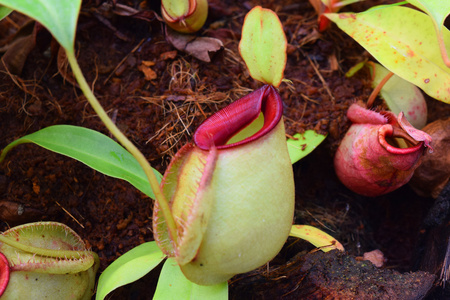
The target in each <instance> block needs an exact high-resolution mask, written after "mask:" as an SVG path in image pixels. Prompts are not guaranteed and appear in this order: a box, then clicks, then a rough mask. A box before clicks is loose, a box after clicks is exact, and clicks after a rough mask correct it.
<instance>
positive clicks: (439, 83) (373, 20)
mask: <svg viewBox="0 0 450 300" xmlns="http://www.w3.org/2000/svg"><path fill="white" fill-rule="evenodd" d="M326 16H327V17H328V18H329V19H331V20H332V21H333V22H335V23H336V24H337V25H338V26H339V28H341V29H342V30H343V31H345V32H346V33H347V34H348V35H350V36H351V37H352V38H354V39H355V40H356V41H357V42H358V43H359V44H361V45H362V46H363V47H364V48H366V50H367V51H369V52H370V54H372V55H373V56H374V57H375V58H376V59H377V60H378V61H379V62H380V63H381V64H382V65H383V66H384V67H386V68H387V69H388V70H390V71H391V72H393V73H395V74H396V75H398V76H400V77H401V78H403V79H405V80H407V81H409V82H412V83H413V84H415V85H417V86H419V87H420V88H422V90H423V91H424V92H425V93H427V94H428V95H430V96H431V97H433V98H436V99H438V100H441V101H443V102H446V103H450V69H449V68H447V66H446V65H445V63H444V61H443V60H442V58H441V53H440V50H439V44H438V39H437V38H436V32H435V28H434V25H433V22H432V21H431V18H430V17H429V16H427V15H426V14H424V13H422V12H420V11H417V10H414V9H411V8H407V7H400V6H378V7H374V8H372V9H370V10H368V11H365V12H362V13H341V14H326ZM442 35H443V38H444V41H445V44H446V46H447V48H449V47H450V32H449V31H448V30H447V29H445V28H443V29H442Z"/></svg>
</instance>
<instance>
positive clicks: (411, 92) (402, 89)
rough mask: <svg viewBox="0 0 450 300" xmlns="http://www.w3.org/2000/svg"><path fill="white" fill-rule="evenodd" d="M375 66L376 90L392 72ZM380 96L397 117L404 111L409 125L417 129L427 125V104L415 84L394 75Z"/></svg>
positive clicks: (373, 84) (382, 89)
mask: <svg viewBox="0 0 450 300" xmlns="http://www.w3.org/2000/svg"><path fill="white" fill-rule="evenodd" d="M373 66H374V67H375V72H374V73H375V77H374V78H373V81H372V87H373V88H375V87H376V86H377V85H378V84H379V83H380V82H381V80H383V78H384V77H386V75H388V74H390V72H389V71H388V70H386V69H385V68H384V67H383V66H381V65H379V64H375V63H374V64H373ZM380 94H381V97H382V98H383V99H384V101H386V104H387V106H388V107H389V110H390V111H392V112H393V113H394V114H395V115H398V114H399V113H400V112H401V111H402V112H403V113H404V114H405V118H406V119H407V120H408V121H409V123H411V124H412V125H413V126H414V127H415V128H417V129H421V128H423V127H424V126H425V125H426V123H427V115H428V114H427V103H426V102H425V98H424V97H423V95H422V92H421V91H420V90H419V88H417V87H416V86H415V85H414V84H412V83H410V82H408V81H406V80H403V79H402V78H400V77H398V76H397V75H394V76H392V77H391V78H390V79H389V80H388V81H387V82H386V84H385V85H384V86H383V87H382V88H381V91H380Z"/></svg>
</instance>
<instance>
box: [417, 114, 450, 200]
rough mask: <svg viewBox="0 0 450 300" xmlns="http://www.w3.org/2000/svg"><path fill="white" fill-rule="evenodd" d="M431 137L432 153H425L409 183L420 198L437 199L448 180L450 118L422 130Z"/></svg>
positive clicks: (449, 167) (449, 169)
mask: <svg viewBox="0 0 450 300" xmlns="http://www.w3.org/2000/svg"><path fill="white" fill-rule="evenodd" d="M422 130H423V131H425V132H426V133H428V134H429V135H431V139H432V142H431V144H432V146H433V149H434V151H433V153H426V154H425V155H424V157H423V158H422V164H421V165H420V166H419V167H418V168H417V169H416V171H415V172H414V176H413V178H412V179H411V181H410V185H411V187H412V188H413V190H414V191H415V192H416V193H417V194H418V195H420V196H423V197H430V196H431V197H433V198H437V196H438V195H439V194H440V192H441V191H442V189H443V188H444V187H445V185H446V184H447V183H448V181H449V179H450V152H449V151H448V149H449V148H450V118H448V119H446V120H437V121H434V122H432V123H430V124H428V125H427V126H425V127H424V128H423V129H422Z"/></svg>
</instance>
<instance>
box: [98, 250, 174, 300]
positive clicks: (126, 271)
mask: <svg viewBox="0 0 450 300" xmlns="http://www.w3.org/2000/svg"><path fill="white" fill-rule="evenodd" d="M164 257H165V255H164V254H163V253H162V252H161V250H160V249H159V248H158V246H157V245H156V242H148V243H145V244H141V245H139V246H137V247H135V248H133V249H131V250H130V251H128V252H127V253H125V254H124V255H122V256H120V257H119V258H118V259H117V260H115V261H114V262H113V263H112V264H110V265H109V266H108V267H107V268H106V269H105V271H103V273H102V275H100V278H99V280H98V286H97V295H96V297H95V299H96V300H103V299H105V297H106V295H108V294H109V293H110V292H111V291H113V290H115V289H116V288H118V287H120V286H123V285H125V284H128V283H131V282H134V281H136V280H138V279H140V278H141V277H143V276H145V275H146V274H147V273H148V272H150V271H151V270H153V268H155V267H156V266H157V265H158V264H159V263H160V262H161V261H162V260H163V259H164Z"/></svg>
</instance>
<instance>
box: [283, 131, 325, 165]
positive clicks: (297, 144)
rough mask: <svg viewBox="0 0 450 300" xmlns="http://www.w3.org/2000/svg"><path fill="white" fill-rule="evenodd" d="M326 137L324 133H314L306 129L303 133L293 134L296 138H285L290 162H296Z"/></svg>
mask: <svg viewBox="0 0 450 300" xmlns="http://www.w3.org/2000/svg"><path fill="white" fill-rule="evenodd" d="M326 137H327V136H326V135H322V134H319V133H316V132H315V131H314V130H306V131H305V132H304V133H296V134H294V138H296V139H288V140H287V144H288V151H289V157H290V158H291V163H296V162H297V161H299V160H300V159H302V158H303V157H305V156H306V155H308V154H309V153H311V152H312V151H313V150H314V149H316V147H317V146H318V145H319V144H320V143H322V142H323V141H324V140H325V138H326Z"/></svg>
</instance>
